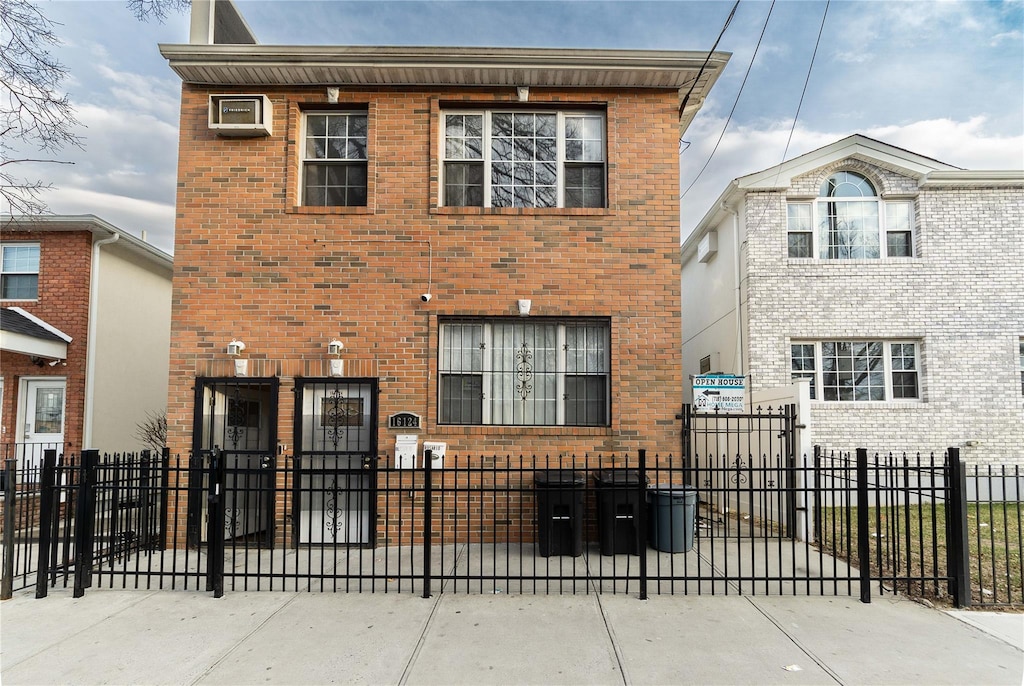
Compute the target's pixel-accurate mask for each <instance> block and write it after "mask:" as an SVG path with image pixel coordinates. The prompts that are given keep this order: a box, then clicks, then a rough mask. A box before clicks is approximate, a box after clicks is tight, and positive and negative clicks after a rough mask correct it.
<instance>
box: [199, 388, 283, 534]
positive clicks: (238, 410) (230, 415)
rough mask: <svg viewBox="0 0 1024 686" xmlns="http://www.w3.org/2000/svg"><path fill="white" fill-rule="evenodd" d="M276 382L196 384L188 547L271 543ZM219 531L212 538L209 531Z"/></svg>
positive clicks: (275, 438)
mask: <svg viewBox="0 0 1024 686" xmlns="http://www.w3.org/2000/svg"><path fill="white" fill-rule="evenodd" d="M277 396H278V380H277V379H276V378H270V379H244V380H239V379H208V378H199V379H196V396H195V397H196V404H195V424H194V427H193V433H192V446H193V447H192V454H193V456H194V458H195V459H197V460H199V461H201V466H202V468H203V474H204V476H203V479H202V483H195V484H189V486H190V493H189V509H188V519H189V527H188V534H189V542H190V543H191V544H198V543H205V542H210V543H211V544H215V543H216V542H217V540H233V539H245V540H251V541H256V542H258V543H259V544H260V545H264V546H269V545H272V544H273V541H274V492H275V489H274V483H275V475H274V473H275V464H276V455H275V454H276V446H277ZM217 528H219V529H220V530H219V531H217V532H216V533H214V530H215V529H217Z"/></svg>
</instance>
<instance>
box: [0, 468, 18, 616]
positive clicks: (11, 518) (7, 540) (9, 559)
mask: <svg viewBox="0 0 1024 686" xmlns="http://www.w3.org/2000/svg"><path fill="white" fill-rule="evenodd" d="M17 474H18V461H17V460H15V459H13V458H12V459H8V460H5V461H4V572H3V579H2V581H0V600H8V599H9V598H11V597H12V596H13V595H14V522H15V509H16V508H17V503H16V501H15V498H16V494H17V488H16V484H15V479H16V478H17Z"/></svg>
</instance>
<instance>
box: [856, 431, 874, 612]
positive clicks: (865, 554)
mask: <svg viewBox="0 0 1024 686" xmlns="http://www.w3.org/2000/svg"><path fill="white" fill-rule="evenodd" d="M868 503H869V499H868V451H867V449H866V448H857V564H858V565H859V567H860V602H862V603H870V602H871V550H870V545H871V534H870V532H869V531H868V526H869V524H868V522H869V521H870V520H869V518H868Z"/></svg>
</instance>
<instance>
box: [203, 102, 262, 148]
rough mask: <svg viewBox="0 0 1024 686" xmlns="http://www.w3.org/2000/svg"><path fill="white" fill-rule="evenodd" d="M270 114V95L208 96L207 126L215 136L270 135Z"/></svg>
mask: <svg viewBox="0 0 1024 686" xmlns="http://www.w3.org/2000/svg"><path fill="white" fill-rule="evenodd" d="M273 114H274V112H273V106H272V105H271V103H270V98H268V97H267V96H265V95H211V96H210V129H212V130H213V131H216V132H217V135H218V136H235V137H241V138H253V137H256V136H269V135H271V133H272V132H273V127H272V124H273V119H274V117H273Z"/></svg>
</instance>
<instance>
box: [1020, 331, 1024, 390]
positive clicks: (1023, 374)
mask: <svg viewBox="0 0 1024 686" xmlns="http://www.w3.org/2000/svg"><path fill="white" fill-rule="evenodd" d="M1020 394H1021V395H1024V338H1022V339H1020Z"/></svg>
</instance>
